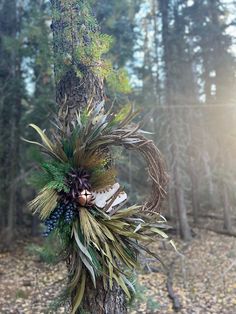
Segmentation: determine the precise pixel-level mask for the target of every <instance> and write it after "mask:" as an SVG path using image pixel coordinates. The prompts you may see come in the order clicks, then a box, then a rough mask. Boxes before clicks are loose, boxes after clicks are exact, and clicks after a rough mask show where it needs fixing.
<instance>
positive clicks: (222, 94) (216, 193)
mask: <svg viewBox="0 0 236 314" xmlns="http://www.w3.org/2000/svg"><path fill="white" fill-rule="evenodd" d="M91 3H92V4H93V8H94V15H95V16H96V17H97V19H98V22H99V24H100V26H101V30H102V32H103V33H106V34H109V35H111V36H112V37H113V44H112V49H111V50H110V52H109V53H108V56H107V57H108V58H109V59H111V60H112V64H113V67H114V69H116V71H115V72H112V75H110V76H109V77H108V78H107V80H106V82H105V84H106V103H107V106H110V105H113V106H114V110H116V109H118V107H121V106H123V105H125V104H127V103H128V102H132V103H134V106H135V108H136V109H140V110H141V113H140V117H139V118H144V123H143V125H142V129H143V130H146V131H147V136H149V137H150V138H151V139H153V140H154V141H155V143H156V144H157V146H158V148H159V149H160V150H161V152H162V153H163V155H164V157H165V160H166V165H167V172H168V174H169V184H168V191H167V192H168V197H167V199H166V201H165V202H164V204H163V211H162V213H163V215H164V216H165V217H166V218H167V219H168V221H169V223H170V224H171V225H172V226H173V230H172V233H173V236H174V237H175V235H177V236H180V238H182V239H183V240H184V241H187V243H190V244H188V246H186V247H185V244H183V242H181V243H182V244H183V245H184V248H185V253H186V256H187V258H188V260H187V262H186V263H187V264H184V262H183V260H182V259H181V260H180V261H179V264H178V267H177V270H176V269H175V271H176V273H177V276H179V277H181V278H179V279H178V289H177V292H178V293H179V295H181V294H182V293H183V291H185V292H184V293H185V294H184V295H183V297H182V299H183V302H185V303H184V306H186V308H187V307H188V308H189V310H186V311H183V312H182V313H188V314H189V313H191V314H193V313H204V314H205V313H220V314H223V313H225V314H230V313H235V306H236V300H235V293H236V284H235V282H236V272H234V273H233V272H231V271H232V270H233V269H234V267H235V266H236V255H235V249H236V242H235V236H236V193H235V191H236V158H235V157H236V76H235V73H236V1H233V0H201V1H199V0H119V1H117V0H97V1H95V0H91ZM52 14H53V12H51V11H50V3H49V1H47V0H34V1H30V0H0V237H1V240H0V279H2V284H0V295H1V293H2V295H3V296H4V297H2V299H1V297H0V310H1V301H2V302H3V303H2V304H4V303H6V302H8V303H7V305H6V308H11V307H12V306H13V305H12V295H13V298H15V299H17V298H23V299H26V301H25V304H24V306H26V307H25V308H27V304H26V303H27V302H28V301H27V298H28V297H29V295H30V294H31V295H30V297H29V299H31V301H30V302H31V303H32V302H33V303H32V304H33V305H32V304H31V305H32V307H31V309H30V310H29V311H28V312H27V311H26V310H25V308H24V307H22V312H19V311H18V305H17V306H15V307H14V309H17V311H15V312H14V311H13V312H10V311H8V310H6V311H5V312H4V310H3V313H29V314H30V313H45V312H40V310H39V309H38V308H37V306H38V305H37V304H38V303H37V302H39V303H40V304H41V305H40V306H42V305H45V304H46V303H47V301H48V295H50V296H51V297H52V298H53V295H54V294H55V291H57V290H58V289H59V286H60V282H59V281H58V282H56V283H55V276H56V275H57V276H59V275H60V274H61V273H62V266H58V268H56V270H55V269H54V268H53V270H52V269H51V268H46V266H42V265H41V266H40V267H41V268H40V267H39V265H38V264H36V265H35V264H34V261H33V260H32V257H29V256H28V255H27V254H26V255H24V258H23V257H22V256H23V255H22V254H23V253H22V251H19V252H18V253H17V254H18V255H16V256H17V257H13V256H12V255H8V253H5V252H6V251H7V250H8V249H9V248H11V247H14V246H13V244H14V243H15V240H16V239H18V240H19V239H25V238H26V237H27V238H28V239H30V241H31V239H32V238H33V237H34V239H35V237H36V239H38V238H40V236H41V231H42V230H41V226H40V224H39V221H38V218H37V217H36V216H32V214H31V213H30V212H29V210H28V208H27V202H28V201H29V200H31V199H32V198H33V196H34V195H35V190H34V188H33V186H32V184H31V174H32V171H33V170H34V168H35V164H34V160H36V159H37V158H38V154H37V150H35V149H34V148H32V147H31V145H29V144H26V143H25V142H23V141H22V140H21V138H28V139H29V138H30V139H35V134H34V133H33V132H32V133H31V130H30V128H27V125H28V124H29V123H35V124H37V125H38V126H40V127H41V128H42V129H50V128H52V127H53V125H52V123H51V119H52V116H53V113H56V112H57V104H56V103H55V83H54V82H55V78H54V68H53V63H54V57H53V47H52V40H53V38H52V30H51V16H52ZM65 63H66V60H65ZM115 154H117V158H116V160H117V163H118V167H119V170H120V174H119V175H120V180H121V182H122V184H123V185H124V187H125V190H126V191H127V192H128V194H129V196H130V198H131V201H132V202H140V201H142V200H143V199H144V198H145V197H146V196H147V193H149V189H148V182H146V179H145V173H146V172H145V164H144V163H143V162H142V160H141V159H137V158H136V157H134V156H133V154H132V152H130V153H128V154H127V155H126V156H125V157H120V154H119V152H118V151H117V152H115ZM203 229H204V230H208V231H203ZM209 230H210V231H214V233H211V232H209ZM204 232H206V233H204ZM225 235H230V236H232V237H228V236H227V237H226V236H225ZM31 237H32V238H31ZM192 239H193V241H192V242H190V240H192ZM178 241H179V240H177V242H178ZM1 251H3V253H2V254H3V255H1ZM24 254H25V251H24ZM163 254H164V255H165V254H166V253H164V252H163ZM19 256H20V258H19ZM199 256H201V258H202V260H204V261H205V262H204V263H201V262H199ZM1 257H3V258H2V259H1ZM175 260H176V257H173V255H171V260H170V269H174V261H175ZM10 265H11V266H10ZM1 267H2V268H1ZM9 267H10V268H9ZM191 268H192V271H191ZM26 269H27V276H28V277H27V276H26V271H25V270H26ZM28 269H30V271H29V272H28ZM39 269H41V270H40V272H39ZM186 269H187V270H186ZM64 271H65V270H64ZM65 273H66V272H65ZM55 274H56V275H55ZM17 276H18V277H17ZM50 276H51V277H53V279H52V281H50V280H51V279H50V280H49V279H48V278H49V277H50ZM161 276H162V275H161V274H158V275H157V274H156V273H154V274H152V275H151V277H150V276H149V277H148V278H147V277H145V275H140V276H139V279H140V282H141V284H144V285H145V287H148V289H149V290H148V291H152V289H154V290H155V293H154V297H156V293H158V296H157V298H158V300H160V299H162V298H163V294H165V293H166V292H165V286H164V285H163V282H165V279H163V277H161ZM188 276H189V279H188V278H187V277H188ZM215 276H218V277H215ZM227 276H228V277H227ZM51 277H50V278H51ZM172 277H173V274H172V273H169V277H168V280H169V281H168V282H169V284H170V285H169V287H171V286H172V279H173V278H172ZM27 278H28V279H27ZM45 278H46V279H45ZM150 278H151V279H150ZM186 278H187V279H186ZM57 279H58V280H60V278H57ZM226 280H227V282H226ZM0 281H1V280H0ZM151 281H152V282H151ZM32 282H33V283H32ZM34 282H35V283H34ZM52 282H53V283H52ZM150 282H151V283H150ZM157 282H158V289H157V288H156V286H157ZM15 283H17V284H15ZM159 283H160V285H159ZM46 284H48V285H49V286H48V288H47V289H48V290H47V289H46V290H45V289H44V285H46ZM32 285H34V289H32ZM7 287H8V288H7ZM10 287H11V291H10ZM22 287H24V288H22ZM57 288H58V289H57ZM167 288H168V287H167ZM8 289H9V290H8ZM17 289H18V290H17ZM19 289H20V290H19ZM27 289H28V290H27ZM40 289H41V290H40ZM44 290H45V291H46V292H45V293H44V296H41V301H37V300H38V299H39V296H40V295H41V294H40V293H41V292H42V291H44ZM157 290H158V292H156V291H157ZM40 291H41V292H40ZM144 291H146V290H144V288H142V289H141V295H142V294H143V292H144ZM47 293H48V294H47ZM53 293H54V294H53ZM145 293H146V292H145ZM230 293H231V294H230ZM166 294H167V293H166ZM203 294H205V296H204V298H203ZM147 295H149V298H150V293H149V292H148V293H147ZM199 295H200V297H199ZM154 297H153V298H152V299H149V301H150V304H149V307H150V308H151V307H153V308H155V310H153V311H151V310H150V311H149V312H148V310H145V309H144V310H143V311H142V310H140V311H139V312H132V313H165V314H169V313H172V312H171V311H168V310H167V308H165V310H164V309H161V310H160V312H158V311H157V310H156V308H157V307H156V304H155V303H153V302H154V301H153V299H154ZM172 299H173V302H174V304H175V303H176V302H177V301H176V299H175V296H174V297H173V298H172ZM199 299H200V301H199ZM203 299H204V301H203ZM6 300H7V301H6ZM163 302H164V301H163ZM199 302H200V303H202V309H203V312H201V309H200V310H199ZM35 304H36V305H35ZM193 304H195V305H196V307H194V308H195V309H196V311H194V310H193ZM175 305H176V304H175ZM177 305H178V304H177ZM177 305H176V306H177ZM22 306H23V305H22ZM33 306H36V307H33ZM214 306H215V308H214V310H212V311H210V310H209V311H208V310H206V309H208V307H209V308H211V307H212V308H213V307H214ZM12 308H13V307H12ZM141 308H142V307H141ZM32 309H34V310H32ZM233 309H234V310H233ZM1 313H2V312H1ZM62 313H63V312H62Z"/></svg>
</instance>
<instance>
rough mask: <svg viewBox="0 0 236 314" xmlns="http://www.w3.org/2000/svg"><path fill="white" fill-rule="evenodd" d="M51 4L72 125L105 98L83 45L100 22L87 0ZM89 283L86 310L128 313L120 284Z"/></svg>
mask: <svg viewBox="0 0 236 314" xmlns="http://www.w3.org/2000/svg"><path fill="white" fill-rule="evenodd" d="M51 5H52V15H53V21H52V26H51V28H52V31H53V38H54V56H55V63H54V66H55V78H56V100H57V103H58V105H59V118H60V119H61V122H63V123H64V125H65V126H66V127H68V128H69V127H70V124H71V123H73V119H74V118H75V113H76V111H78V110H81V109H83V108H86V107H91V106H96V105H98V104H99V103H101V102H102V101H103V100H104V87H103V79H102V78H101V77H100V76H99V75H97V74H95V73H97V72H96V71H94V69H95V67H97V66H98V65H99V62H94V61H93V60H92V59H93V58H92V56H91V59H89V58H88V59H89V60H86V62H85V60H84V59H81V58H80V56H81V49H84V48H86V47H91V43H93V41H95V38H96V34H97V32H98V26H97V24H96V21H95V19H94V17H93V16H92V15H90V8H89V5H88V3H87V1H84V0H68V1H63V0H51ZM93 44H95V43H93ZM79 52H80V53H79ZM69 262H70V261H68V263H69ZM86 287H87V290H86V291H85V297H84V301H83V303H82V309H83V311H84V313H91V314H93V313H94V314H102V313H104V314H112V313H114V314H123V313H127V310H126V305H125V296H124V293H123V290H122V289H121V288H120V287H118V286H117V285H114V287H113V290H112V291H110V290H105V289H104V286H103V281H102V279H101V280H99V279H98V280H97V287H96V288H94V286H93V284H92V282H87V283H86ZM72 297H73V293H72Z"/></svg>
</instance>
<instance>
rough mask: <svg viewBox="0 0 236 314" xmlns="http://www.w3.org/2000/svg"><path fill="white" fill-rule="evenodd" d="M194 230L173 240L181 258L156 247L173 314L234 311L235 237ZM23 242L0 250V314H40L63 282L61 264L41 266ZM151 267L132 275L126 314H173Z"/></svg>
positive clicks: (158, 274) (159, 275)
mask: <svg viewBox="0 0 236 314" xmlns="http://www.w3.org/2000/svg"><path fill="white" fill-rule="evenodd" d="M195 231H196V237H195V238H194V240H193V241H192V242H191V243H190V244H189V245H186V244H184V243H182V242H180V241H178V240H176V242H177V246H178V249H179V251H180V252H181V253H183V255H184V257H183V256H181V255H176V253H174V252H173V250H171V249H170V248H168V249H165V248H163V247H162V248H161V249H160V248H159V247H156V249H158V250H159V255H161V256H162V258H163V257H164V260H165V262H166V263H167V264H168V265H171V264H172V265H173V267H172V269H173V274H172V275H173V289H174V292H175V294H176V296H177V297H178V298H179V301H180V303H181V306H182V307H181V309H180V311H179V313H181V314H208V313H216V314H235V313H236V238H234V237H228V236H224V235H218V234H215V233H213V232H209V231H203V230H195ZM28 246H29V242H25V241H22V242H18V243H17V247H16V249H15V250H14V251H13V252H10V253H9V252H8V253H1V254H0V314H8V313H9V314H10V313H15V314H45V313H47V308H48V306H49V304H50V303H51V301H52V300H53V299H54V298H55V296H56V295H58V291H59V290H60V289H61V288H62V286H63V278H64V276H65V275H66V269H65V266H64V265H62V264H59V265H57V266H49V265H46V264H45V263H43V262H41V261H40V260H39V258H38V257H37V256H34V255H32V254H30V252H29V250H28ZM154 246H155V245H154ZM152 266H153V268H154V270H155V272H152V273H150V272H146V273H143V274H139V276H138V285H137V297H136V301H135V302H134V303H133V304H132V306H131V307H130V310H129V313H130V314H139V313H149V314H155V313H157V314H158V313H159V314H172V313H175V311H174V310H173V309H172V305H173V304H172V301H171V300H170V299H169V297H168V292H167V289H166V282H167V277H166V275H164V274H163V273H162V272H159V271H158V269H159V268H158V267H160V266H159V265H158V264H155V263H152ZM51 313H68V310H65V309H63V308H61V309H60V310H58V311H57V312H51Z"/></svg>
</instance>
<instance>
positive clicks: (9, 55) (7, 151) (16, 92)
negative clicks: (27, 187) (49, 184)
mask: <svg viewBox="0 0 236 314" xmlns="http://www.w3.org/2000/svg"><path fill="white" fill-rule="evenodd" d="M20 17H21V12H19V9H18V8H17V5H16V1H3V2H2V5H1V8H0V37H1V38H4V37H5V38H10V40H11V41H12V42H15V45H16V47H15V49H11V51H9V48H7V47H6V46H5V45H6V44H5V43H4V41H3V40H0V58H1V61H0V62H1V63H0V68H1V74H0V85H1V91H0V92H1V94H0V101H1V103H0V129H1V135H0V136H1V139H0V141H1V142H2V143H1V147H0V163H1V167H0V177H1V180H0V181H1V184H0V216H1V218H2V217H3V220H2V219H1V220H2V221H1V222H0V226H1V229H0V230H6V231H5V234H4V242H5V243H4V244H5V245H6V246H9V245H10V243H11V240H12V237H13V235H14V230H15V221H16V204H17V201H16V194H17V186H16V183H15V182H14V180H15V178H16V177H17V175H18V173H19V159H20V156H19V141H20V119H21V56H20V51H19V49H17V47H18V43H17V36H18V34H19V32H20V26H21V23H20Z"/></svg>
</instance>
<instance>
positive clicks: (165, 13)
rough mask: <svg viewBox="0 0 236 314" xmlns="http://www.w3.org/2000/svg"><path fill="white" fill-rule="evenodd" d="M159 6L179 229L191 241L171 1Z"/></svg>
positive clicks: (163, 2)
mask: <svg viewBox="0 0 236 314" xmlns="http://www.w3.org/2000/svg"><path fill="white" fill-rule="evenodd" d="M158 2H159V7H160V11H161V16H162V42H163V48H164V56H163V59H164V60H163V61H164V70H165V91H166V95H165V100H166V105H167V106H168V124H169V135H170V136H169V137H170V143H169V147H170V151H171V158H172V160H171V177H172V180H173V181H174V182H173V185H174V196H175V207H176V210H177V216H178V222H179V231H180V235H181V237H182V238H183V239H184V240H186V241H189V240H191V238H192V236H191V229H190V226H189V224H188V217H187V208H186V202H185V195H184V194H185V191H184V186H183V178H182V175H181V169H180V161H181V155H180V154H181V151H180V147H179V140H180V139H181V136H180V135H179V133H180V127H181V125H180V124H178V123H177V116H176V112H175V111H174V112H173V110H172V109H171V107H172V106H174V105H175V104H176V86H175V82H173V80H174V79H176V78H175V77H172V74H173V73H172V71H173V69H172V68H173V66H174V65H173V64H174V60H175V59H174V52H173V46H172V45H171V34H170V29H169V4H170V3H169V1H167V0H159V1H158Z"/></svg>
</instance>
